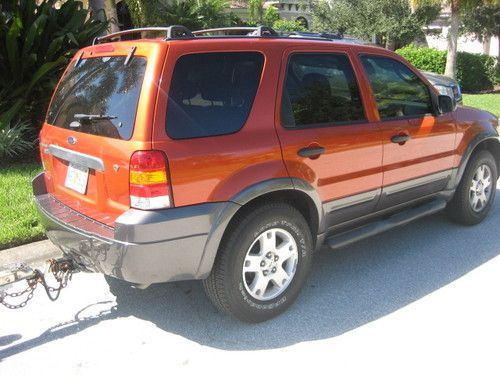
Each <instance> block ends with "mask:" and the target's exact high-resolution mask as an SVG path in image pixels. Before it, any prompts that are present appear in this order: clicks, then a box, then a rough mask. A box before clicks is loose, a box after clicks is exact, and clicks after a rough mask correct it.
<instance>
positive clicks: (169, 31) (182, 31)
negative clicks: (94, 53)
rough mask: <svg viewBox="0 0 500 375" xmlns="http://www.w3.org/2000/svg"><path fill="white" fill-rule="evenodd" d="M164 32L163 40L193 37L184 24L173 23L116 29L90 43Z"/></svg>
mask: <svg viewBox="0 0 500 375" xmlns="http://www.w3.org/2000/svg"><path fill="white" fill-rule="evenodd" d="M148 31H149V32H151V31H153V32H164V33H165V34H166V35H165V40H173V39H191V38H194V35H193V33H192V32H191V31H190V30H189V29H188V28H187V27H185V26H182V25H173V26H169V27H141V28H137V29H129V30H123V31H118V32H116V33H111V34H108V35H104V36H99V37H96V38H94V41H93V42H92V45H95V44H99V43H102V42H103V41H111V40H116V39H121V38H122V36H124V35H130V34H137V33H143V32H148Z"/></svg>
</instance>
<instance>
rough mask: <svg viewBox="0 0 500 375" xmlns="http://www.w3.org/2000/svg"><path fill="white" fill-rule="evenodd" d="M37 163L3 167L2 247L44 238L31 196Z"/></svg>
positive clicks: (0, 203) (0, 177)
mask: <svg viewBox="0 0 500 375" xmlns="http://www.w3.org/2000/svg"><path fill="white" fill-rule="evenodd" d="M40 170H41V166H40V165H39V164H37V163H29V164H16V165H12V166H4V165H2V166H0V249H4V248H8V247H11V246H16V245H20V244H23V243H27V242H32V241H35V240H39V239H42V238H44V235H43V230H42V227H41V225H40V224H39V222H38V216H37V213H36V209H35V205H34V203H33V200H32V198H31V196H32V192H31V179H32V178H33V177H34V176H35V175H36V174H37V173H38V172H40Z"/></svg>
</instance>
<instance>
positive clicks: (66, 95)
mask: <svg viewBox="0 0 500 375" xmlns="http://www.w3.org/2000/svg"><path fill="white" fill-rule="evenodd" d="M125 61H126V56H109V57H95V58H88V59H82V60H81V61H79V62H78V63H77V62H76V61H74V62H72V66H70V67H69V69H68V71H67V72H66V74H65V76H64V77H63V78H62V80H61V83H60V84H59V86H58V88H57V91H56V93H55V94H54V99H53V100H52V104H51V106H50V108H49V112H48V114H47V122H48V123H49V124H51V125H55V126H59V127H62V128H66V129H71V130H74V131H78V132H82V133H89V134H94V135H99V136H103V137H109V138H118V139H129V138H130V137H131V136H132V132H133V130H134V122H135V114H136V110H137V103H138V101H139V95H140V92H141V88H142V82H143V80H144V72H145V70H146V59H145V58H144V57H134V58H133V59H132V60H130V61H129V62H128V63H127V64H125ZM81 115H88V116H89V117H87V118H85V117H83V118H82V116H81ZM90 116H94V117H90ZM95 116H102V118H100V119H97V118H95ZM92 118H93V119H92ZM90 119H92V120H90Z"/></svg>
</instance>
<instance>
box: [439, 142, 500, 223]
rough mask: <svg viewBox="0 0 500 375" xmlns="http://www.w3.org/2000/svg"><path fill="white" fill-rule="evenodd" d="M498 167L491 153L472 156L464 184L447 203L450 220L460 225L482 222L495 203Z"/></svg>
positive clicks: (465, 172) (460, 185) (486, 152)
mask: <svg viewBox="0 0 500 375" xmlns="http://www.w3.org/2000/svg"><path fill="white" fill-rule="evenodd" d="M497 179H498V174H497V165H496V161H495V159H494V158H493V156H492V155H491V153H490V152H489V151H486V150H482V151H479V152H477V153H476V154H474V155H472V157H471V159H470V160H469V162H468V164H467V167H466V168H465V171H464V175H463V176H462V180H461V181H460V184H459V185H458V187H457V190H456V191H455V195H454V197H453V199H452V200H451V201H450V202H449V203H448V207H447V213H448V216H449V217H450V218H451V219H452V220H453V221H456V222H458V223H460V224H464V225H474V224H478V223H480V222H481V221H483V220H484V219H485V218H486V216H488V213H489V211H490V209H491V206H492V204H493V202H494V201H495V193H496V185H497Z"/></svg>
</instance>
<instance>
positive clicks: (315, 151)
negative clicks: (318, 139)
mask: <svg viewBox="0 0 500 375" xmlns="http://www.w3.org/2000/svg"><path fill="white" fill-rule="evenodd" d="M325 151H326V148H324V147H321V146H314V147H304V148H301V149H300V150H299V151H297V155H299V156H302V157H303V158H314V157H317V156H320V155H321V154H323V153H324V152H325Z"/></svg>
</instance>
